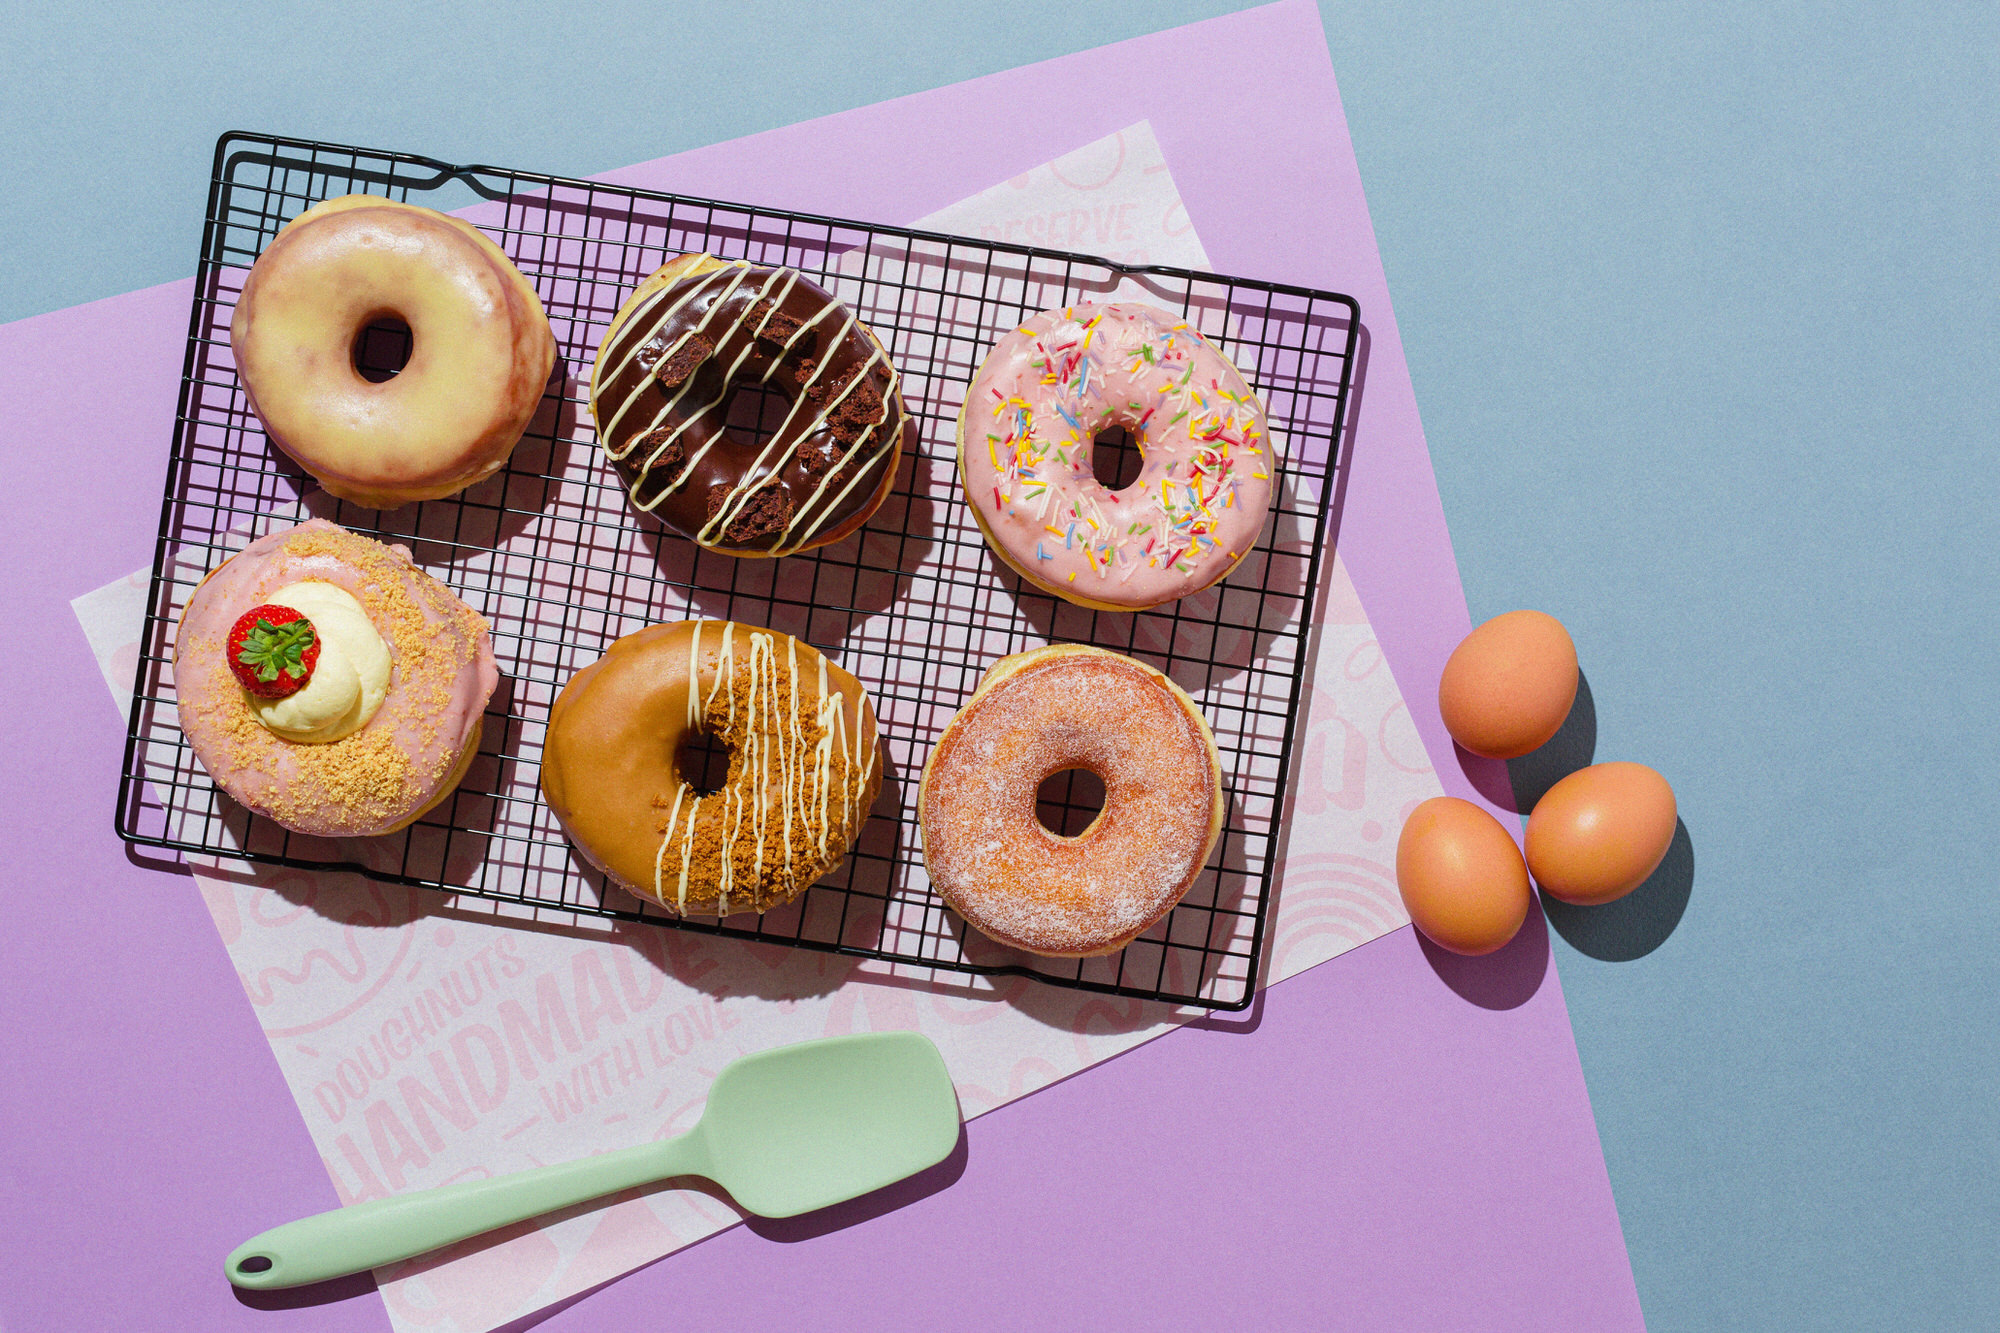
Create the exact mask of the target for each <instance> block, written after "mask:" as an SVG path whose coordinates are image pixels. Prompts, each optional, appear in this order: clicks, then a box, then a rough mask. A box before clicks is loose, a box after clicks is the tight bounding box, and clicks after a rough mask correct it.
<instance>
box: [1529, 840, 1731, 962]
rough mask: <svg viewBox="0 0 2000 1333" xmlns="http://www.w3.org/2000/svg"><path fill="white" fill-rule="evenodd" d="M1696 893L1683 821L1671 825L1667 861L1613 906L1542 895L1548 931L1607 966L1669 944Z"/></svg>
mask: <svg viewBox="0 0 2000 1333" xmlns="http://www.w3.org/2000/svg"><path fill="white" fill-rule="evenodd" d="M1693 893H1694V839H1693V838H1692V837H1690V836H1689V834H1688V826H1687V824H1686V822H1685V821H1683V820H1680V819H1676V820H1675V821H1674V839H1673V841H1672V842H1670V843H1668V844H1667V854H1666V857H1665V858H1664V859H1663V860H1661V862H1660V864H1659V866H1658V868H1657V869H1655V870H1654V871H1653V873H1652V874H1650V875H1648V876H1647V877H1646V881H1645V882H1644V883H1643V884H1641V885H1640V886H1639V887H1638V888H1636V889H1634V890H1632V892H1630V893H1628V894H1626V895H1625V896H1624V897H1623V898H1620V899H1618V900H1617V901H1616V902H1609V903H1604V904H1602V905H1601V906H1597V907H1577V906H1574V905H1573V904H1570V903H1566V902H1563V901H1561V900H1560V899H1557V898H1551V897H1549V896H1548V895H1546V894H1544V895H1543V897H1542V908H1543V910H1544V911H1546V912H1547V913H1548V918H1549V925H1550V926H1551V927H1553V928H1554V930H1555V932H1556V934H1558V935H1560V936H1562V937H1563V939H1564V940H1566V941H1568V943H1569V945H1570V947H1571V948H1573V949H1575V950H1576V951H1577V952H1578V953H1581V954H1586V955H1588V956H1589V957H1591V958H1595V959H1597V960H1598V961H1600V962H1605V963H1629V962H1631V961H1633V960H1634V959H1637V958H1644V957H1645V956H1646V955H1647V954H1649V953H1651V952H1653V950H1655V949H1657V948H1659V947H1660V946H1661V945H1662V944H1665V943H1666V942H1667V937H1668V936H1669V935H1671V934H1673V933H1674V929H1675V928H1676V927H1677V926H1679V925H1680V923H1681V917H1683V916H1684V915H1686V914H1687V905H1688V899H1689V898H1690V897H1691V896H1692V895H1693Z"/></svg>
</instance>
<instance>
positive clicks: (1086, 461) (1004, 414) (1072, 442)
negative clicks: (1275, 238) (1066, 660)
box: [958, 304, 1276, 611]
mask: <svg viewBox="0 0 2000 1333" xmlns="http://www.w3.org/2000/svg"><path fill="white" fill-rule="evenodd" d="M1119 427H1122V428H1123V429H1125V430H1126V431H1128V432H1130V434H1131V436H1132V438H1133V440H1134V441H1135V442H1136V443H1137V445H1138V447H1139V452H1140V454H1141V455H1142V456H1143V458H1144V466H1143V467H1142V468H1141V469H1140V472H1139V476H1138V479H1137V480H1136V481H1134V482H1133V483H1132V484H1131V485H1129V486H1127V487H1125V488H1124V489H1123V490H1119V491H1112V490H1107V489H1105V487H1104V486H1103V485H1102V484H1101V483H1099V481H1098V480H1097V478H1096V477H1095V476H1094V475H1093V474H1092V472H1091V456H1092V445H1093V442H1094V440H1095V439H1096V437H1097V436H1098V435H1099V434H1101V433H1102V432H1104V431H1106V430H1108V429H1113V428H1119ZM1273 460H1274V454H1273V450H1272V445H1271V438H1270V433H1269V428H1268V426H1267V425H1266V423H1265V420H1264V408H1263V405H1262V404H1261V403H1260V402H1258V400H1257V395H1256V394H1255V393H1253V392H1252V391H1251V389H1250V386H1249V385H1248V384H1247V383H1245V382H1244V379H1243V376H1242V375H1240V374H1238V373H1237V370H1236V367H1235V366H1233V365H1231V364H1230V363H1229V361H1228V359H1227V358H1226V357H1224V356H1223V355H1222V353H1220V352H1218V351H1217V350H1215V347H1214V346H1213V345H1212V344H1211V343H1210V342H1209V341H1208V340H1207V339H1206V338H1203V337H1202V336H1201V334H1199V333H1197V332H1196V331H1195V330H1194V328H1193V327H1192V326H1190V325H1189V324H1188V322H1187V321H1186V320H1184V319H1181V318H1179V317H1178V316H1175V315H1170V314H1168V313H1167V312H1166V311H1164V310H1157V309H1155V308H1153V307H1152V306H1148V305H1137V304H1120V305H1102V306H1098V305H1080V306H1071V307H1068V308H1065V309H1062V310H1045V311H1043V312H1042V313H1041V314H1039V315H1036V316H1034V317H1033V318H1031V319H1029V320H1028V322H1027V323H1025V324H1023V325H1021V327H1019V328H1018V329H1015V330H1014V331H1013V332H1012V333H1009V334H1007V335H1006V336H1005V337H1003V338H1001V339H1000V341H999V342H998V343H996V344H995V345H994V347H993V350H992V351H991V352H989V353H987V355H986V359H985V361H984V362H982V363H981V364H980V367H979V370H978V372H977V373H976V374H974V376H973V378H972V387H971V389H970V390H968V391H967V393H966V396H965V405H964V406H963V407H962V408H961V409H960V410H959V414H958V467H959V477H960V479H961V480H962V481H963V482H964V485H965V494H966V499H967V501H968V502H969V503H970V504H971V506H972V512H973V515H974V517H976V518H977V519H978V521H979V529H980V531H981V532H983V533H985V534H986V541H987V544H988V545H990V546H991V547H992V548H993V550H994V552H995V553H996V554H997V555H999V556H1000V558H1001V559H1002V560H1004V561H1005V562H1006V563H1007V564H1008V565H1009V566H1010V567H1011V568H1012V569H1013V570H1014V571H1015V572H1016V573H1018V574H1019V575H1020V576H1021V577H1022V578H1024V579H1026V580H1027V581H1028V582H1029V583H1031V584H1033V585H1034V586H1035V587H1037V588H1040V589H1042V590H1043V591H1045V592H1051V593H1054V594H1056V595H1057V596H1058V597H1064V598H1067V599H1068V600H1070V601H1072V602H1076V603H1077V604H1079V605H1081V606H1088V607H1094V608H1096V609H1098V610H1103V611H1137V610H1144V609H1145V608H1147V607H1152V606H1158V605H1160V604H1161V603H1163V602H1170V601H1173V600H1174V599H1175V598H1179V597H1187V596H1190V595H1191V594H1193V593H1197V592H1200V591H1201V590H1202V589H1203V588H1206V587H1208V586H1210V585H1211V584H1213V583H1215V582H1216V581H1218V580H1219V579H1221V578H1222V577H1223V576H1224V575H1226V574H1228V573H1229V571H1230V570H1232V569H1234V568H1235V567H1236V565H1237V564H1238V562H1240V561H1241V560H1242V559H1243V557H1244V556H1246V555H1248V554H1249V553H1250V549H1251V548H1252V547H1253V546H1255V545H1256V544H1257V538H1258V535H1259V534H1260V533H1262V532H1263V530H1264V520H1265V519H1266V518H1267V517H1268V516H1269V514H1270V510H1271V478H1272V475H1273V474H1274V472H1275V471H1276V469H1275V467H1274V466H1273Z"/></svg>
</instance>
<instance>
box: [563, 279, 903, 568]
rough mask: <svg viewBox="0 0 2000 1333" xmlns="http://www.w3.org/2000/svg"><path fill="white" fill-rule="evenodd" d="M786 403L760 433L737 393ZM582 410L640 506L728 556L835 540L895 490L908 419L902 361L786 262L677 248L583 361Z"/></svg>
mask: <svg viewBox="0 0 2000 1333" xmlns="http://www.w3.org/2000/svg"><path fill="white" fill-rule="evenodd" d="M746 388H755V389H757V390H760V391H766V392H770V393H775V394H777V395H778V396H779V397H780V398H781V399H782V400H783V404H784V407H783V412H782V418H783V419H782V420H781V421H779V423H778V425H777V428H776V429H775V430H774V431H773V432H772V433H771V434H770V435H769V436H768V437H767V438H765V439H763V440H762V441H761V442H757V443H753V442H751V441H750V440H748V439H745V438H743V437H742V436H741V435H740V434H739V433H738V432H737V431H735V430H732V429H730V427H729V424H728V423H729V416H730V405H731V403H732V401H733V400H734V399H735V398H736V395H737V393H738V391H739V390H740V389H746ZM590 412H591V416H592V417H593V418H595V419H596V422H597V434H598V438H599V440H600V441H602V443H603V445H604V453H605V457H606V458H608V459H609V460H610V462H611V464H612V466H613V467H614V468H616V469H617V471H618V476H619V478H620V479H621V480H622V481H623V482H624V483H625V491H626V496H627V498H628V499H630V500H631V502H632V504H633V506H634V507H636V508H638V509H639V510H641V511H643V512H645V513H648V514H651V515H653V516H654V517H655V518H657V519H659V520H660V521H661V522H662V523H664V524H665V525H666V526H667V527H668V528H670V529H672V530H673V531H674V532H677V533H679V534H680V535H681V536H683V537H687V538H690V539H691V540H693V541H696V542H699V543H700V544H701V545H703V546H706V547H710V548H712V549H714V550H718V551H725V552H727V553H729V554H731V555H747V556H772V555H789V554H791V553H792V552H794V551H801V550H805V549H807V548H809V547H814V546H824V545H826V544H827V543H828V542H834V541H838V540H840V539H841V538H842V537H845V536H847V535H848V534H849V533H851V532H853V531H854V530H855V529H856V528H858V527H860V526H861V525H862V523H864V522H866V521H867V519H868V516H869V515H870V514H872V513H874V512H875V510H876V508H877V507H878V506H879V505H880V504H881V503H882V501H883V500H884V499H885V498H886V497H887V496H888V494H889V487H890V485H891V483H893V482H894V480H895V476H896V463H897V459H898V458H899V457H900V455H901V451H902V446H903V439H904V436H905V435H906V434H908V433H910V432H911V431H912V430H913V427H912V425H911V423H910V417H909V413H908V412H907V411H906V410H905V409H904V407H903V395H902V392H901V388H900V381H899V379H898V377H897V374H896V367H895V366H894V365H893V364H891V363H890V361H889V356H888V353H887V352H885V351H883V349H882V345H881V343H880V342H878V341H877V340H876V338H875V335H874V334H873V333H871V332H869V330H868V328H867V326H866V325H864V324H862V323H861V321H860V320H858V319H856V318H855V316H854V312H853V311H852V310H849V309H848V308H847V307H846V306H844V305H842V304H841V303H840V302H839V301H836V300H834V298H833V297H832V296H830V295H828V294H827V293H826V292H824V291H822V290H821V289H820V288H819V287H817V286H815V285H814V284H813V283H812V282H810V281H809V280H807V279H806V278H805V277H803V276H802V275H800V274H799V273H797V272H796V271H794V270H792V269H788V268H759V267H757V266H755V265H753V264H749V263H746V262H744V261H743V260H729V261H725V260H721V259H717V258H715V257H714V256H712V255H682V256H681V257H680V258H678V259H675V260H673V261H672V262H670V263H668V264H667V265H666V266H665V267H663V268H661V269H660V270H659V271H658V272H656V273H654V274H653V275H652V276H651V277H650V278H648V279H646V281H644V282H643V283H641V284H639V288H638V290H637V291H635V292H633V293H632V295H631V296H630V297H629V298H628V299H627V300H626V302H625V304H624V306H623V308H621V309H620V310H619V312H618V315H617V317H616V318H615V319H613V320H612V321H611V327H610V328H609V329H608V330H607V331H606V332H605V335H604V341H603V343H602V344H601V345H600V346H599V347H598V351H597V364H596V366H595V368H594V369H593V370H592V372H591V381H590Z"/></svg>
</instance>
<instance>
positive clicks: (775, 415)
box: [722, 381, 792, 449]
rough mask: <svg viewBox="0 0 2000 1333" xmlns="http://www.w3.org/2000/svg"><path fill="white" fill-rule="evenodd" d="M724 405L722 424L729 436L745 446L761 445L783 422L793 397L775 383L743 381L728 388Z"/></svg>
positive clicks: (775, 432) (758, 446) (757, 447)
mask: <svg viewBox="0 0 2000 1333" xmlns="http://www.w3.org/2000/svg"><path fill="white" fill-rule="evenodd" d="M727 407H728V412H727V413H726V415H725V416H724V417H723V427H722V428H723V430H724V431H726V432H727V433H728V435H729V438H730V439H731V440H732V441H734V442H735V443H737V444H739V445H742V446H745V447H747V448H750V449H762V448H763V447H764V442H765V441H766V440H769V439H770V438H771V437H772V436H773V435H776V434H777V433H778V427H780V426H782V425H784V424H785V417H786V416H787V415H788V414H789V413H790V412H791V410H792V400H791V399H790V398H789V397H787V396H786V395H785V394H784V393H783V392H782V391H781V390H779V388H778V387H777V386H776V385H773V384H759V383H757V382H755V381H745V382H739V383H738V384H737V385H736V386H735V387H734V388H732V389H731V390H730V391H729V402H728V404H727Z"/></svg>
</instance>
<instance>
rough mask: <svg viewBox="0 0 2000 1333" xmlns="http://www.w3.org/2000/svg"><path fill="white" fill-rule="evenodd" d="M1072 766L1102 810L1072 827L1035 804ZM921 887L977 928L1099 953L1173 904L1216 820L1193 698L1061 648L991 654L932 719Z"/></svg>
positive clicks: (1214, 775) (1135, 667) (1203, 856)
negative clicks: (945, 712)
mask: <svg viewBox="0 0 2000 1333" xmlns="http://www.w3.org/2000/svg"><path fill="white" fill-rule="evenodd" d="M1072 768H1084V769H1089V770H1090V771H1091V772H1092V773H1095V774H1096V775H1097V776H1098V778H1100V779H1101V780H1102V781H1103V783H1104V809H1103V810H1102V811H1101V812H1100V813H1099V814H1098V816H1097V818H1096V819H1095V820H1094V821H1092V823H1091V825H1090V827H1088V828H1086V829H1085V830H1084V831H1083V832H1082V833H1080V834H1078V835H1076V836H1075V837H1063V836H1061V835H1059V834H1056V833H1052V832H1050V831H1049V829H1048V828H1047V827H1046V826H1044V825H1043V824H1042V822H1041V820H1040V819H1039V818H1037V817H1036V814H1035V795H1036V790H1037V788H1039V787H1040V786H1041V784H1042V780H1043V779H1044V778H1047V777H1049V776H1050V775H1051V774H1054V773H1060V772H1063V771H1064V770H1066V769H1072ZM917 801H918V819H919V822H920V823H921V825H922V829H923V841H924V867H925V869H926V870H928V871H929V873H930V878H931V886H932V887H933V888H935V889H936V890H937V891H938V893H939V894H940V895H941V896H942V897H943V898H944V900H945V902H947V903H949V904H950V905H951V907H952V909H953V910H955V911H956V912H957V913H958V914H959V915H960V916H962V917H964V918H965V919H966V921H968V922H969V923H971V925H972V926H973V927H974V928H975V929H977V930H979V931H980V932H981V933H982V934H985V935H987V936H989V937H991V938H992V939H995V940H997V941H999V942H1000V943H1002V944H1007V945H1012V946H1013V947H1014V948H1017V949H1026V950H1027V951H1029V952H1030V953H1038V954H1047V955H1050V956H1052V957H1057V958H1080V957H1087V956H1089V955H1092V954H1102V953H1112V952H1114V951H1116V950H1118V949H1122V948H1124V947H1125V946H1126V945H1127V944H1130V943H1131V942H1132V941H1133V939H1135V938H1136V937H1137V936H1138V935H1139V934H1140V932H1142V931H1144V930H1145V929H1146V928H1147V927H1148V926H1150V925H1152V924H1153V923H1154V922H1155V921H1158V920H1159V919H1160V918H1161V917H1163V916H1165V915H1166V914H1167V913H1168V912H1169V911H1171V910H1172V909H1173V906H1174V904H1175V903H1177V902H1179V901H1180V900H1181V895H1182V894H1184V893H1186V892H1187V891H1188V888H1189V886H1191V885H1192V884H1193V883H1194V881H1195V877H1196V876H1197V875H1199V874H1200V873H1201V871H1202V867H1203V866H1204V865H1205V864H1206V863H1207V861H1208V853H1209V849H1210V848H1212V847H1213V846H1214V845H1215V839H1216V835H1217V834H1219V833H1220V832H1221V831H1222V811H1223V801H1222V769H1221V764H1220V761H1219V758H1218V756H1217V754H1216V750H1215V738H1214V736H1212V735H1211V734H1210V732H1209V729H1208V722H1207V720H1206V719H1205V718H1203V717H1202V715H1201V711H1200V710H1199V709H1197V708H1196V707H1195V705H1194V701H1193V700H1192V699H1190V698H1188V696H1187V695H1186V694H1185V693H1183V692H1182V690H1181V688H1180V687H1179V686H1178V685H1175V684H1174V683H1173V682H1172V681H1171V680H1168V679H1167V678H1166V677H1165V676H1163V675H1161V674H1160V673H1159V672H1157V671H1155V670H1153V669H1152V668H1151V667H1148V666H1145V665H1144V664H1142V663H1139V662H1135V661H1133V660H1132V659H1131V658H1129V657H1125V656H1122V655H1121V654H1118V653H1113V652H1107V651H1105V650H1104V649H1102V648H1090V647H1085V646H1082V645H1077V644H1062V645H1057V646H1055V647H1049V648H1036V649H1034V650H1032V651H1030V652H1025V653H1016V654H1015V655H1014V656H1012V657H1003V658H1001V659H1000V660H999V661H998V662H995V663H994V664H993V666H992V667H991V668H990V669H989V670H988V671H987V673H986V675H985V677H984V678H983V679H982V680H981V681H980V682H979V688H978V689H977V690H975V691H974V692H973V695H972V698H971V699H970V700H968V701H967V702H966V705H965V707H964V708H962V709H960V710H959V712H958V715H957V716H956V717H954V718H952V720H951V721H950V722H949V723H948V724H946V726H945V729H944V734H943V735H942V736H941V737H939V738H938V743H937V746H936V747H935V748H934V749H932V751H931V754H930V759H929V760H928V761H927V762H926V763H925V765H924V776H923V783H922V785H921V786H920V787H919V788H918V795H917Z"/></svg>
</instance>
